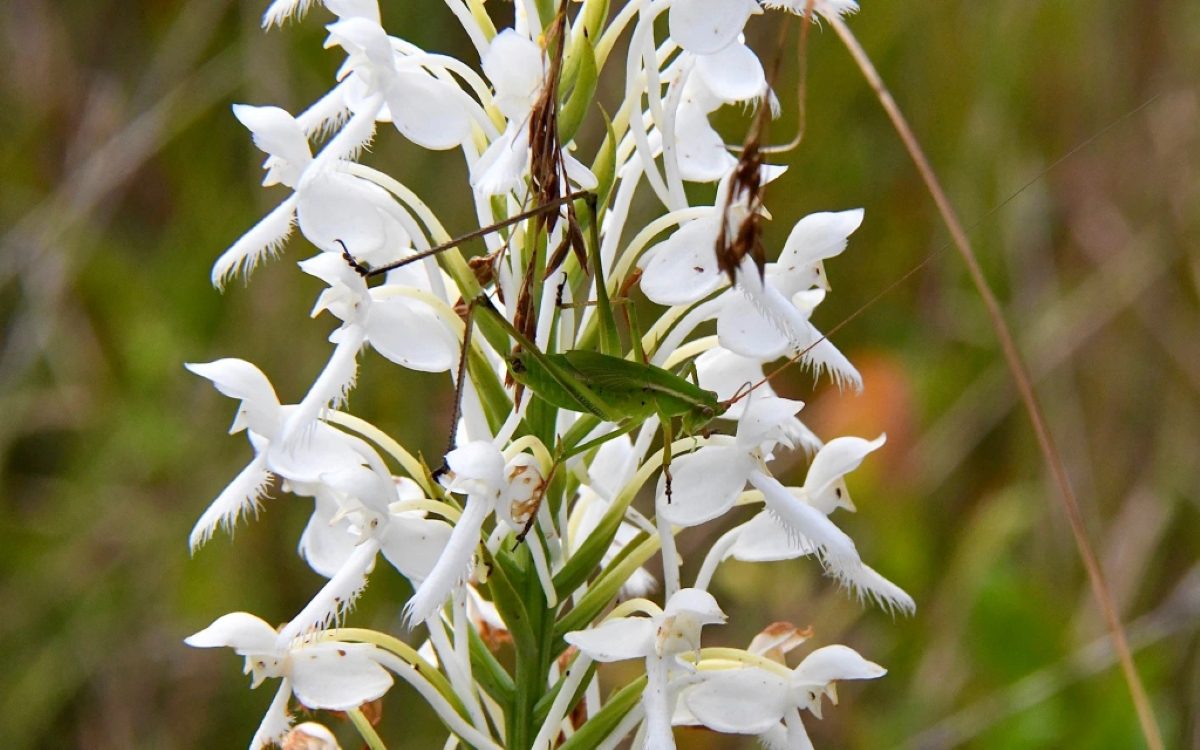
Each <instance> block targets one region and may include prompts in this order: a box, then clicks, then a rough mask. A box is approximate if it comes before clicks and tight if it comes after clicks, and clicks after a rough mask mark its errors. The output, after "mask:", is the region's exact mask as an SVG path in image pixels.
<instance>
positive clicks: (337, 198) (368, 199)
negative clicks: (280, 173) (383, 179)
mask: <svg viewBox="0 0 1200 750" xmlns="http://www.w3.org/2000/svg"><path fill="white" fill-rule="evenodd" d="M298 193H299V202H298V204H296V220H298V221H299V224H300V232H302V233H304V235H305V238H306V239H307V240H308V241H310V242H312V244H313V245H316V246H317V247H319V248H320V250H323V251H325V252H331V253H335V254H337V256H341V254H342V244H344V245H346V248H347V250H349V252H350V253H352V254H353V256H354V257H355V258H356V259H358V260H359V262H360V263H371V264H384V263H389V262H391V260H395V259H396V258H398V257H400V254H401V252H402V251H403V250H404V248H407V247H408V246H409V245H410V241H409V238H408V233H406V232H404V228H403V227H402V226H401V224H400V222H398V221H397V220H396V217H395V216H394V212H395V202H394V200H392V199H391V197H390V196H389V194H388V193H386V192H385V191H384V190H383V188H382V187H379V186H378V185H373V184H371V182H367V181H366V180H362V179H359V178H355V176H352V175H348V174H343V173H340V172H328V170H326V172H320V173H317V174H314V175H313V176H311V178H310V176H306V178H305V179H304V180H302V181H301V184H300V188H299V190H298ZM338 240H341V242H338Z"/></svg>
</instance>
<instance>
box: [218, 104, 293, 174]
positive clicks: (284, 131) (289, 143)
mask: <svg viewBox="0 0 1200 750" xmlns="http://www.w3.org/2000/svg"><path fill="white" fill-rule="evenodd" d="M233 114H234V116H235V117H237V119H238V121H239V122H241V123H242V124H243V125H245V126H246V128H247V129H248V130H249V131H250V133H251V135H252V136H253V138H254V145H255V146H257V147H258V148H259V149H260V150H261V151H264V152H266V153H268V154H270V155H271V156H276V157H279V158H281V159H283V160H285V161H287V162H290V163H291V164H292V165H295V166H298V167H303V165H304V164H306V163H307V162H308V161H309V160H310V159H311V158H312V151H310V150H309V147H308V139H307V138H305V137H304V131H303V130H302V129H301V128H300V124H299V123H298V122H296V118H294V117H292V115H291V114H290V113H288V112H287V110H284V109H280V108H279V107H253V106H250V105H247V104H235V105H233Z"/></svg>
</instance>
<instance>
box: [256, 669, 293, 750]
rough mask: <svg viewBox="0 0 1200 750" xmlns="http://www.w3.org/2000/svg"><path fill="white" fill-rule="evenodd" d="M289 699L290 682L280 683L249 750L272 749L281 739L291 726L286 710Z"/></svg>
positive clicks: (290, 719) (290, 718) (290, 691)
mask: <svg viewBox="0 0 1200 750" xmlns="http://www.w3.org/2000/svg"><path fill="white" fill-rule="evenodd" d="M291 697H292V685H291V681H290V680H283V681H281V682H280V684H279V689H278V690H276V691H275V697H274V698H272V699H271V705H270V706H269V707H268V708H267V713H266V714H264V715H263V719H262V722H261V723H260V724H259V725H258V730H257V731H256V732H255V733H254V738H253V739H252V740H250V750H260V749H261V748H268V747H274V746H275V745H277V744H279V741H280V740H281V739H283V735H284V734H285V733H286V732H287V730H288V727H290V726H291V725H292V717H291V716H289V715H288V710H287V708H288V699H289V698H291Z"/></svg>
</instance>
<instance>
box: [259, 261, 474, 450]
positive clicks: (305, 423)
mask: <svg viewBox="0 0 1200 750" xmlns="http://www.w3.org/2000/svg"><path fill="white" fill-rule="evenodd" d="M299 265H300V268H301V270H303V271H304V272H305V273H308V274H311V275H313V276H316V277H317V278H319V279H321V280H322V281H324V282H325V283H326V284H328V285H329V288H328V289H326V290H325V291H324V292H322V293H321V295H320V296H319V297H318V298H317V302H316V304H315V305H314V306H313V311H312V315H313V317H316V316H317V315H320V314H321V313H322V312H324V311H329V313H331V314H332V315H333V316H334V317H336V318H339V319H340V320H341V321H342V325H341V326H340V327H339V328H337V329H336V330H334V331H333V333H331V334H330V335H329V341H330V342H332V343H333V344H334V345H335V347H334V350H333V354H331V355H330V357H329V362H328V363H326V365H325V368H324V369H323V370H322V371H321V374H320V375H319V376H318V377H317V380H316V382H314V383H313V385H312V388H310V389H309V391H308V394H307V395H305V397H304V399H303V400H302V401H301V402H300V404H299V407H298V408H297V409H296V410H295V411H294V412H292V413H291V414H290V415H289V418H288V421H287V424H286V425H285V426H284V430H283V439H284V440H285V441H288V442H295V441H297V440H298V438H300V437H301V436H303V435H304V434H306V433H307V430H308V429H309V428H310V427H311V426H312V425H313V424H314V423H315V422H316V420H317V419H318V418H319V417H320V415H321V412H322V411H323V410H325V409H327V408H330V407H334V408H336V407H337V406H338V405H339V404H340V403H341V402H342V401H344V400H345V397H346V394H347V393H348V392H349V390H350V388H351V387H353V385H354V380H355V377H356V376H357V374H358V352H359V351H360V350H361V349H362V348H363V346H365V345H367V344H370V345H371V346H372V348H374V349H375V350H376V351H377V352H379V353H380V354H382V355H383V356H384V357H386V358H387V359H389V360H391V361H392V362H395V363H396V364H398V365H402V366H404V367H407V368H409V369H411V370H420V371H422V372H446V371H448V370H449V369H451V368H452V367H454V365H455V363H456V362H457V361H458V347H459V344H458V339H457V337H456V336H455V334H454V332H453V331H451V330H450V329H449V328H448V327H447V325H446V324H445V323H444V322H443V321H442V319H441V318H440V317H439V316H438V315H437V313H435V312H434V311H433V310H432V309H431V308H430V307H429V305H428V304H426V303H424V302H421V301H418V300H416V299H413V298H410V297H404V296H395V295H393V294H392V293H391V292H392V289H389V287H390V286H393V285H391V284H386V285H383V286H376V287H374V288H368V287H367V282H366V280H365V279H364V278H363V277H362V276H361V275H359V274H358V272H356V271H355V270H354V269H353V268H351V267H350V266H349V265H348V264H347V263H346V261H345V260H344V259H343V258H342V257H341V256H339V255H333V254H331V253H322V254H321V255H317V256H315V257H312V258H309V259H308V260H304V261H301V262H300V264H299ZM408 280H409V281H410V282H411V283H413V284H414V285H415V284H418V283H420V282H419V276H416V275H413V276H410V277H409V279H408ZM395 286H405V285H403V284H396V285H395ZM417 288H419V287H417Z"/></svg>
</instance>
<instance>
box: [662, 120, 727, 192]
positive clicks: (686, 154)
mask: <svg viewBox="0 0 1200 750" xmlns="http://www.w3.org/2000/svg"><path fill="white" fill-rule="evenodd" d="M675 148H676V154H677V156H678V159H679V174H680V176H681V177H683V179H685V180H688V181H690V182H716V181H717V180H720V179H721V178H723V177H724V176H725V175H727V174H729V171H730V170H731V169H733V167H734V166H735V165H736V164H737V159H735V158H734V157H733V155H732V154H730V153H729V150H728V149H727V148H726V147H725V141H724V140H723V139H722V138H721V135H720V134H719V133H718V132H717V131H716V130H715V129H714V128H713V126H712V125H711V124H710V123H709V121H708V114H707V113H706V112H705V111H704V109H703V108H702V107H699V106H696V105H688V104H683V105H681V106H680V107H679V111H678V114H677V115H676V118H675Z"/></svg>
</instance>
